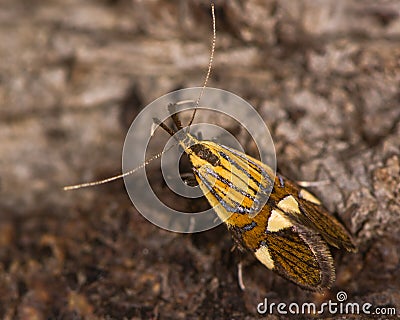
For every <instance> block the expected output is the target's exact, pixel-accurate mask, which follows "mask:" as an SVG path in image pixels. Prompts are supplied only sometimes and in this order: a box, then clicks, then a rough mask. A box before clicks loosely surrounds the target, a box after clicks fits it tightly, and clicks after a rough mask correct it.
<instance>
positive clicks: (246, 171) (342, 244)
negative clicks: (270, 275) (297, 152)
mask: <svg viewBox="0 0 400 320" xmlns="http://www.w3.org/2000/svg"><path fill="white" fill-rule="evenodd" d="M169 109H170V113H171V118H172V120H173V123H174V127H169V126H167V125H166V124H165V123H164V122H161V121H160V120H158V119H153V120H154V122H155V123H156V124H158V125H159V126H160V127H161V128H162V129H164V130H165V131H166V132H167V133H168V134H170V135H171V136H173V137H174V138H175V139H176V141H177V143H178V144H179V145H180V147H181V148H182V149H183V150H184V152H185V153H186V154H187V156H188V157H189V160H190V163H191V166H192V170H193V174H194V176H195V178H196V181H197V183H198V184H199V186H200V188H201V190H202V192H203V193H204V195H205V197H206V199H207V200H208V202H209V203H210V205H211V206H212V207H213V209H214V211H215V212H216V213H217V215H218V217H219V218H220V219H221V220H222V221H224V223H225V224H226V226H227V227H228V229H229V230H230V231H231V233H232V235H233V238H234V240H235V243H236V245H237V246H238V247H239V248H240V249H242V250H248V251H250V252H252V253H253V254H254V256H255V257H256V258H257V259H258V260H259V261H260V262H261V263H262V264H264V265H265V266H266V267H267V268H268V269H271V270H273V271H275V272H277V273H278V274H279V275H281V276H283V277H284V278H286V279H288V280H290V281H292V282H294V283H295V284H297V285H299V286H300V287H302V288H305V289H309V290H323V289H325V288H329V287H330V286H331V285H332V283H333V282H334V280H335V269H334V265H333V259H332V255H331V253H330V251H329V247H328V245H331V246H333V247H336V248H344V249H346V250H347V251H355V250H356V248H355V245H354V243H353V240H352V238H351V236H350V235H349V233H348V232H347V231H346V229H345V228H344V227H343V226H342V225H341V224H340V223H339V221H337V220H336V219H335V218H334V217H333V216H331V215H330V214H329V213H328V212H327V210H326V209H325V208H324V207H323V205H322V204H321V202H320V201H319V200H318V199H317V198H316V197H315V196H314V195H313V194H311V193H310V192H309V191H307V190H305V189H303V188H301V187H300V186H298V185H297V184H296V183H294V182H293V181H291V180H289V179H287V178H285V177H283V176H282V175H280V174H277V175H276V176H275V175H274V173H273V171H272V169H271V168H270V167H269V166H268V165H267V164H265V163H262V162H260V161H259V160H257V159H255V158H253V157H251V156H249V155H247V154H245V153H242V152H240V151H238V150H235V149H232V148H230V147H227V146H224V145H221V144H218V143H215V142H212V141H205V140H200V139H198V138H196V137H195V136H193V135H192V134H191V133H190V132H189V127H186V128H185V129H184V128H183V126H182V123H181V121H180V119H179V116H178V113H176V110H175V106H174V105H170V106H169ZM269 193H270V194H269ZM268 196H269V197H268ZM265 200H266V202H265ZM264 202H265V204H264V205H262V206H260V204H262V203H264Z"/></svg>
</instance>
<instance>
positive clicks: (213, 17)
mask: <svg viewBox="0 0 400 320" xmlns="http://www.w3.org/2000/svg"><path fill="white" fill-rule="evenodd" d="M211 15H212V26H213V39H212V45H211V54H210V61H209V63H208V70H207V74H206V78H205V79H204V85H203V87H202V88H201V92H200V94H199V97H198V98H197V100H196V105H195V108H194V111H193V114H192V118H191V119H190V121H189V124H188V126H190V125H191V124H192V123H193V120H194V117H195V115H196V111H197V107H198V106H199V103H200V99H201V97H202V96H203V93H204V90H205V88H206V86H207V82H208V79H209V78H210V74H211V67H212V63H213V60H214V51H215V42H216V39H217V30H216V27H215V10H214V3H213V2H211Z"/></svg>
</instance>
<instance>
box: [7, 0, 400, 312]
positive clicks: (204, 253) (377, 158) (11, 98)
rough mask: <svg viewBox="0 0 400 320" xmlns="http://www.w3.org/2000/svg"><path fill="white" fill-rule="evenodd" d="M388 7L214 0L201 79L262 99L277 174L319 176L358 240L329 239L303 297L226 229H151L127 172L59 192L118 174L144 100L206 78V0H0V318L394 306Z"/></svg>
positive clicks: (398, 116)
mask: <svg viewBox="0 0 400 320" xmlns="http://www.w3.org/2000/svg"><path fill="white" fill-rule="evenodd" d="M399 15H400V3H399V2H398V1H395V0H389V1H356V0H335V1H333V0H328V1H314V0H301V1H289V0H282V1H279V0H275V1H272V0H271V1H261V0H248V1H245V2H243V1H236V0H232V1H220V0H218V1H216V17H217V44H216V52H215V59H214V65H213V70H212V75H211V79H210V81H209V86H213V87H218V88H221V89H225V90H229V91H232V92H233V93H235V94H237V95H239V96H241V97H242V98H244V99H246V100H248V101H249V102H250V103H251V104H252V105H253V106H254V107H255V108H256V109H257V110H258V111H259V113H260V114H261V116H262V117H263V119H264V120H265V122H266V124H267V125H268V126H269V128H270V130H271V134H272V137H273V139H274V141H275V146H276V152H277V161H278V169H279V170H280V172H281V173H282V174H284V175H286V176H288V177H290V178H291V179H294V180H307V181H318V180H327V179H328V180H329V181H330V182H329V183H328V184H324V185H320V186H318V187H315V188H313V189H312V191H313V192H314V193H315V194H317V195H318V196H319V197H320V199H321V200H322V201H323V202H324V204H325V205H326V206H327V207H328V209H329V210H330V211H331V212H332V213H334V214H335V215H336V217H338V218H339V219H340V220H341V221H342V222H343V223H344V224H345V226H346V227H347V229H348V230H349V231H350V232H351V233H352V234H353V235H354V239H355V241H356V243H357V246H358V249H359V251H358V253H356V254H349V253H345V252H341V251H337V250H332V251H333V255H334V258H335V265H336V269H337V281H336V282H335V284H334V286H333V288H332V289H331V290H330V291H327V292H325V293H320V294H315V293H311V294H310V293H309V292H305V291H303V290H301V289H299V288H297V287H296V286H295V285H293V284H291V283H289V282H287V281H285V280H284V279H282V278H280V277H279V276H277V275H275V274H274V273H273V272H271V271H269V270H267V269H266V268H265V267H264V266H262V265H261V264H260V263H258V262H255V261H254V259H252V258H251V257H248V256H246V255H244V257H242V256H240V257H238V256H237V252H232V251H231V248H232V246H233V242H232V240H231V236H230V234H229V233H228V231H227V230H226V228H225V227H224V226H219V227H218V228H216V229H213V230H210V231H207V232H204V233H200V234H194V235H180V234H175V233H171V232H168V231H164V230H161V229H159V228H157V227H156V226H154V225H152V224H151V223H149V222H148V221H147V220H145V219H144V218H143V217H142V216H141V215H140V214H138V213H137V212H136V211H135V208H134V207H133V206H132V204H131V202H130V200H129V198H128V196H127V194H126V192H125V190H124V186H123V182H122V181H117V182H114V183H110V184H107V185H104V186H99V187H96V188H91V189H82V190H78V191H74V192H64V191H63V190H62V187H63V186H64V185H68V184H75V183H80V182H84V181H91V180H97V179H102V178H105V177H108V176H110V175H114V174H118V173H119V172H120V170H121V155H122V146H123V142H124V137H125V134H126V133H127V130H128V128H129V126H130V123H131V121H132V120H133V119H134V117H135V116H136V115H137V114H138V112H140V110H141V109H142V108H144V107H145V106H146V105H147V104H148V103H150V102H151V101H153V100H154V99H156V98H158V97H159V96H161V95H163V94H166V93H168V92H170V91H173V90H175V89H178V88H186V87H191V86H201V85H202V84H203V81H204V76H205V73H206V68H207V65H208V60H209V52H210V43H211V37H212V30H211V14H210V5H209V1H203V0H187V1H183V0H182V1H164V0H151V1H140V0H131V1H129V0H97V1H95V0H87V1H78V0H68V1H67V0H64V1H62V0H53V1H47V0H46V1H45V0H43V1H35V0H31V1H22V0H1V1H0V39H1V40H0V121H1V125H0V210H1V214H0V317H1V318H2V319H124V318H125V319H140V318H143V319H171V318H174V319H187V318H209V319H211V318H215V319H223V318H237V319H239V318H240V319H244V318H246V317H247V318H248V319H250V318H252V317H255V316H256V315H257V313H256V307H257V304H258V303H260V302H262V301H263V299H264V298H265V297H267V298H268V299H269V300H271V301H275V302H278V303H279V302H286V303H290V302H301V301H311V302H315V303H322V302H324V301H327V300H328V299H333V300H334V299H335V296H336V292H337V291H340V290H343V291H345V292H346V293H347V294H348V300H349V301H355V302H369V303H371V304H373V305H374V306H394V307H396V308H397V312H400V293H399V292H400V290H399V289H400V278H399V277H398V272H399V270H400V252H399V248H400V246H399V245H400V232H399V231H400V230H399V229H400V218H399V212H400V200H399V199H400V197H399V195H400V158H399V154H400V139H399V136H400V124H399V120H400V108H399V103H400V89H399V83H400V17H399ZM222 125H224V124H222ZM227 125H228V127H229V124H227ZM228 129H229V130H230V131H232V132H236V133H237V134H238V135H239V136H240V134H241V130H240V128H237V127H235V126H232V127H229V128H228ZM149 133H150V128H149ZM160 148H162V146H160ZM247 152H248V153H250V154H253V153H254V152H255V151H254V150H252V147H251V146H249V148H248V150H247ZM156 185H157V186H158V188H159V189H160V190H163V188H165V186H164V185H163V183H162V181H161V180H159V182H158V184H156ZM181 201H182V202H181V203H180V205H182V206H183V207H192V206H199V207H202V206H207V203H206V202H205V200H199V201H197V202H196V203H193V202H190V201H187V200H185V199H182V200H181ZM166 202H168V200H166ZM243 259H245V260H246V261H248V262H247V263H246V265H245V267H244V271H243V278H244V279H243V280H244V284H245V286H246V290H244V291H242V290H241V289H240V288H239V286H238V281H237V263H238V262H239V261H240V260H243ZM335 318H340V316H335ZM343 318H344V316H343ZM346 318H347V319H348V318H349V317H348V316H347V317H346ZM353 318H354V319H356V318H360V319H361V318H362V316H360V315H359V316H353ZM271 319H277V317H276V316H275V317H274V316H272V317H271Z"/></svg>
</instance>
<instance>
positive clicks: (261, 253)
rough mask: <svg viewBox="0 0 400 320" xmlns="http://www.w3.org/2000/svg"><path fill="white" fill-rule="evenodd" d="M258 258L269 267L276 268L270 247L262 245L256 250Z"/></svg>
mask: <svg viewBox="0 0 400 320" xmlns="http://www.w3.org/2000/svg"><path fill="white" fill-rule="evenodd" d="M255 255H256V258H257V259H258V260H259V261H260V262H261V263H262V264H263V265H265V266H266V267H267V268H268V269H271V270H272V269H273V268H274V261H273V260H272V258H271V255H270V254H269V251H268V247H267V246H266V245H262V246H261V247H260V248H258V249H257V250H256V252H255Z"/></svg>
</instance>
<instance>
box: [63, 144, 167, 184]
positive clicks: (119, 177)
mask: <svg viewBox="0 0 400 320" xmlns="http://www.w3.org/2000/svg"><path fill="white" fill-rule="evenodd" d="M171 148H172V146H171V147H169V148H168V149H167V150H164V151H162V152H160V153H157V154H156V155H154V156H152V157H151V158H149V159H147V160H146V161H145V162H144V163H142V164H141V165H140V166H138V167H136V168H134V169H132V170H129V171H128V172H125V173H121V174H118V175H116V176H113V177H109V178H107V179H103V180H99V181H93V182H86V183H81V184H76V185H72V186H65V187H63V190H64V191H69V190H75V189H81V188H87V187H93V186H97V185H99V184H104V183H107V182H111V181H114V180H117V179H122V178H125V177H126V176H130V175H131V174H133V173H135V172H136V171H138V170H139V169H142V168H144V167H145V166H147V165H148V164H149V163H150V162H152V161H153V160H155V159H158V158H159V157H161V156H162V155H163V154H164V153H165V152H167V151H168V150H170V149H171Z"/></svg>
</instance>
